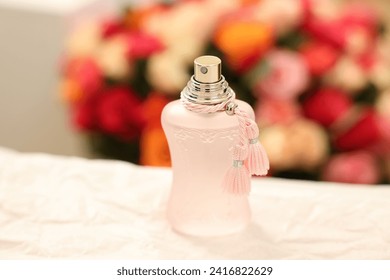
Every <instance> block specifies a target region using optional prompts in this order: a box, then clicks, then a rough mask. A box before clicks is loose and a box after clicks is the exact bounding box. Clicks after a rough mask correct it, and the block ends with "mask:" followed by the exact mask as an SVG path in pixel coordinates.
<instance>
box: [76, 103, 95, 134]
mask: <svg viewBox="0 0 390 280" xmlns="http://www.w3.org/2000/svg"><path fill="white" fill-rule="evenodd" d="M94 109H95V108H94V104H93V103H92V102H90V101H89V102H84V103H82V104H80V105H79V106H77V107H74V108H73V110H74V112H73V123H74V125H75V126H76V128H77V129H79V130H81V131H91V130H93V129H94V128H95V121H96V120H95V110H94Z"/></svg>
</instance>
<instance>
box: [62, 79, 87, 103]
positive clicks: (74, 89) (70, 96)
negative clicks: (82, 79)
mask: <svg viewBox="0 0 390 280" xmlns="http://www.w3.org/2000/svg"><path fill="white" fill-rule="evenodd" d="M59 88H60V94H61V99H62V100H63V101H65V102H69V103H71V104H75V103H77V102H78V101H80V99H81V97H82V95H83V92H82V90H81V87H80V84H79V83H78V82H77V81H75V80H73V79H69V78H65V79H63V80H62V81H60V84H59Z"/></svg>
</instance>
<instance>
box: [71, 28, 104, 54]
mask: <svg viewBox="0 0 390 280" xmlns="http://www.w3.org/2000/svg"><path fill="white" fill-rule="evenodd" d="M100 42H101V36H100V29H99V26H98V25H97V24H96V23H95V22H88V23H84V24H83V25H81V26H79V28H77V29H75V30H74V31H73V32H72V33H71V34H70V35H69V37H68V38H67V39H66V42H65V48H66V53H67V55H68V56H69V57H75V56H79V57H84V56H93V55H95V54H96V52H97V50H98V48H99V44H100Z"/></svg>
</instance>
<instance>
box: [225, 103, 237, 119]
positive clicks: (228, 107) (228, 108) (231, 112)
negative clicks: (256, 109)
mask: <svg viewBox="0 0 390 280" xmlns="http://www.w3.org/2000/svg"><path fill="white" fill-rule="evenodd" d="M237 107H238V105H237V104H236V103H234V102H229V103H228V104H226V108H225V112H226V114H228V115H229V116H233V115H234V110H235V109H236V108H237Z"/></svg>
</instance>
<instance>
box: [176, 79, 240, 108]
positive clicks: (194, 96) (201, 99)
mask: <svg viewBox="0 0 390 280" xmlns="http://www.w3.org/2000/svg"><path fill="white" fill-rule="evenodd" d="M233 94H234V93H233V91H232V89H231V88H230V87H229V84H228V83H227V82H226V80H225V77H224V76H222V75H221V79H220V80H219V81H218V82H215V83H201V82H198V81H197V80H195V77H194V76H192V77H191V79H190V80H189V81H188V83H187V86H186V87H185V88H184V89H183V91H182V97H183V98H186V99H187V100H188V101H190V102H193V103H196V104H202V105H214V104H218V103H222V102H224V101H226V100H227V99H229V98H232V96H233Z"/></svg>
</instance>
